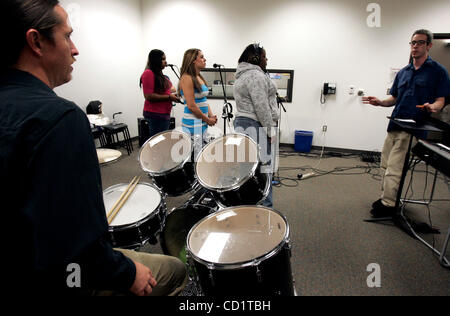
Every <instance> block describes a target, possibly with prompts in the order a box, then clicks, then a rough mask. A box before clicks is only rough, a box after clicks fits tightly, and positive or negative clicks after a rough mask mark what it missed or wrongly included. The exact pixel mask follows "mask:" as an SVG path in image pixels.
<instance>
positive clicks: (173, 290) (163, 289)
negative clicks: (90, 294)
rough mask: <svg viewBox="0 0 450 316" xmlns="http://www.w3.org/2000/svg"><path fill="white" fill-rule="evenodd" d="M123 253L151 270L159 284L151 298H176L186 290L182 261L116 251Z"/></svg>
mask: <svg viewBox="0 0 450 316" xmlns="http://www.w3.org/2000/svg"><path fill="white" fill-rule="evenodd" d="M115 250H117V251H120V252H122V253H123V254H124V255H125V256H126V257H127V258H129V259H131V260H133V261H136V262H139V263H142V264H143V265H145V266H146V267H148V268H149V269H150V271H151V272H152V274H153V277H154V278H155V280H156V282H157V283H158V284H157V285H156V287H154V288H153V291H152V293H151V294H150V296H176V295H178V294H180V292H181V291H182V290H183V289H184V287H185V286H186V284H187V282H188V275H187V271H186V266H185V264H184V263H183V262H181V260H180V259H178V258H176V257H171V256H165V255H159V254H149V253H145V252H137V251H132V250H125V249H115ZM94 295H99V296H116V295H117V296H120V295H131V293H116V292H111V291H99V292H95V293H94Z"/></svg>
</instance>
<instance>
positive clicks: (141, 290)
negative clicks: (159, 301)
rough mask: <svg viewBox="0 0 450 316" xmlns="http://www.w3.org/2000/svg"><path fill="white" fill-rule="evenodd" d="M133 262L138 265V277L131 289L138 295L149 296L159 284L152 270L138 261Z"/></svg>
mask: <svg viewBox="0 0 450 316" xmlns="http://www.w3.org/2000/svg"><path fill="white" fill-rule="evenodd" d="M133 263H134V265H135V266H136V278H135V280H134V283H133V285H132V286H131V288H130V291H131V293H133V294H135V295H137V296H149V295H150V294H151V293H152V291H153V288H154V287H155V286H156V284H157V283H156V280H155V278H154V277H153V274H152V271H150V269H149V268H147V267H146V266H144V265H143V264H142V263H139V262H136V261H133Z"/></svg>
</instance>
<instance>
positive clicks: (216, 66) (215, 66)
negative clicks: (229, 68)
mask: <svg viewBox="0 0 450 316" xmlns="http://www.w3.org/2000/svg"><path fill="white" fill-rule="evenodd" d="M213 67H214V68H220V67H224V65H220V64H214V65H213Z"/></svg>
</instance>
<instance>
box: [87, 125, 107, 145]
mask: <svg viewBox="0 0 450 316" xmlns="http://www.w3.org/2000/svg"><path fill="white" fill-rule="evenodd" d="M91 131H92V136H93V137H94V140H95V139H98V140H99V141H100V147H102V148H103V147H105V146H106V145H107V143H108V142H107V140H106V136H105V133H104V132H103V129H102V128H101V127H98V126H94V127H91Z"/></svg>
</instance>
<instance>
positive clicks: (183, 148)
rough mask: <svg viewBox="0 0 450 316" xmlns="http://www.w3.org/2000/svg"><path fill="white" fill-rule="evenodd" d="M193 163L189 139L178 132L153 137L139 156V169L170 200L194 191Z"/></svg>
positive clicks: (166, 132) (173, 131)
mask: <svg viewBox="0 0 450 316" xmlns="http://www.w3.org/2000/svg"><path fill="white" fill-rule="evenodd" d="M193 161H194V160H193V145H192V140H191V136H190V135H189V134H186V133H184V132H181V131H177V130H171V131H165V132H162V133H159V134H156V135H155V136H153V137H152V138H150V139H149V140H148V141H147V142H146V143H145V144H144V145H143V146H142V148H141V150H140V153H139V163H140V165H141V168H142V169H143V170H144V171H145V172H147V173H148V175H149V176H150V178H152V180H153V182H154V184H155V185H156V186H158V188H159V189H161V190H162V191H163V192H165V193H167V195H169V196H179V195H182V194H184V193H187V192H189V191H191V190H192V189H194V188H195V187H196V184H197V180H196V179H195V175H194V162H193Z"/></svg>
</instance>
